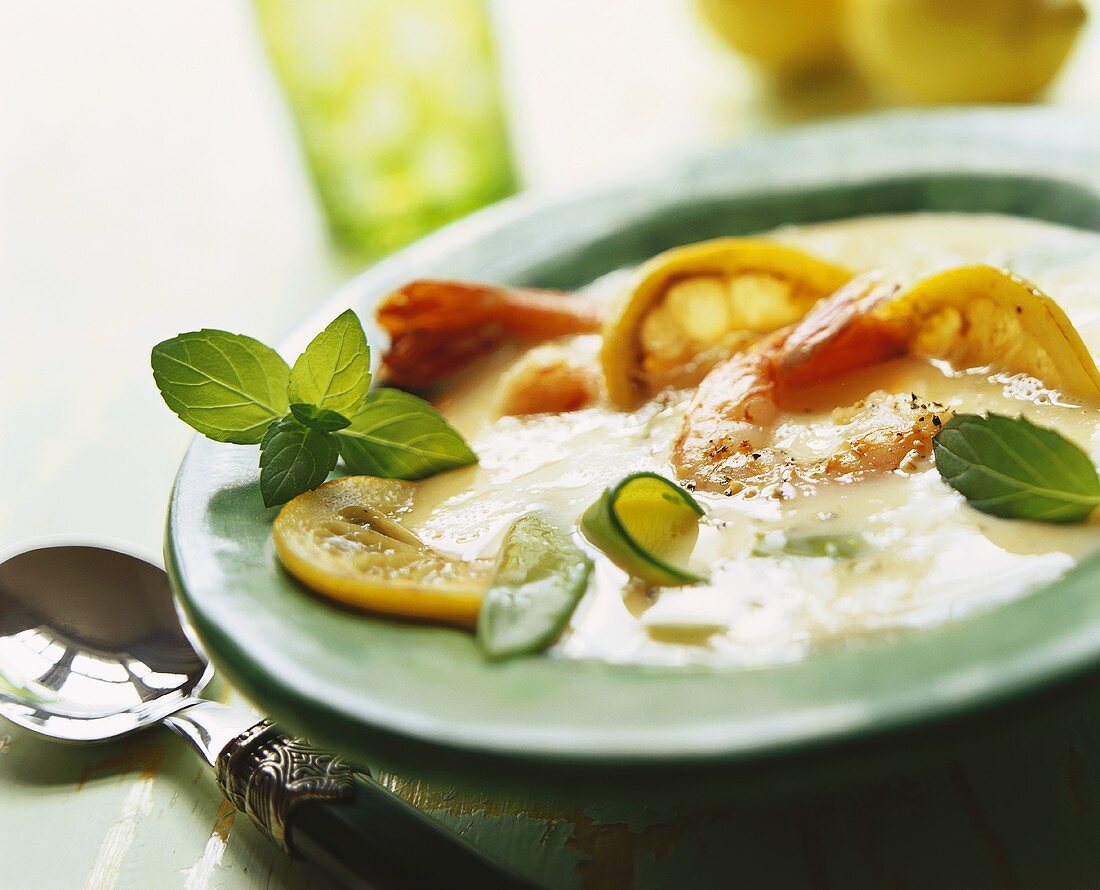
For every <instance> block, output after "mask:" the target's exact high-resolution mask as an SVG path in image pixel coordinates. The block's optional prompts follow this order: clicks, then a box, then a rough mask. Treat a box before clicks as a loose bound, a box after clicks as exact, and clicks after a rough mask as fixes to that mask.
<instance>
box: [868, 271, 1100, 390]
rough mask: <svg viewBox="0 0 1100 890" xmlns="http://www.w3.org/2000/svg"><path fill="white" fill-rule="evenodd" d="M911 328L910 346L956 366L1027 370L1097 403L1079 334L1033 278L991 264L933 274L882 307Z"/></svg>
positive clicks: (1097, 381)
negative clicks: (1022, 276) (1027, 278)
mask: <svg viewBox="0 0 1100 890" xmlns="http://www.w3.org/2000/svg"><path fill="white" fill-rule="evenodd" d="M881 312H882V313H883V314H884V315H885V316H886V317H888V318H892V319H896V320H898V321H900V322H901V323H903V324H906V325H908V326H909V327H910V333H909V336H910V349H911V351H912V352H914V353H916V354H918V355H925V356H930V357H934V358H940V359H944V360H946V361H947V362H949V363H950V364H951V365H952V366H954V367H956V368H977V367H987V366H988V367H990V368H993V369H995V370H998V371H1005V372H1008V373H1012V374H1026V375H1028V376H1029V377H1034V378H1035V379H1036V380H1039V381H1041V382H1042V383H1043V384H1044V385H1045V386H1048V387H1050V388H1051V389H1055V390H1058V391H1059V392H1060V393H1062V394H1063V395H1065V396H1069V397H1070V398H1074V399H1083V400H1084V401H1085V402H1087V403H1089V404H1100V371H1098V370H1097V367H1096V362H1095V361H1094V360H1093V358H1092V355H1091V354H1090V353H1089V350H1088V347H1086V346H1085V344H1084V342H1083V341H1082V340H1081V335H1080V334H1078V333H1077V330H1076V329H1075V328H1074V327H1073V324H1072V322H1070V320H1069V318H1067V317H1066V314H1065V313H1064V312H1063V311H1062V310H1061V309H1060V308H1059V307H1058V305H1057V304H1056V303H1055V302H1054V301H1053V300H1051V299H1050V297H1048V296H1046V294H1044V293H1043V292H1042V291H1040V290H1039V289H1038V288H1037V287H1035V285H1033V284H1031V283H1030V282H1028V281H1025V280H1024V279H1023V278H1020V277H1019V276H1016V275H1013V274H1011V273H1008V272H1002V271H1001V270H999V269H995V268H993V267H992V266H964V267H962V268H958V269H951V270H949V271H947V272H941V273H939V274H938V275H933V276H932V277H931V278H927V279H925V280H924V281H921V282H919V283H918V284H916V285H915V286H914V287H913V288H912V289H911V290H909V291H907V292H906V293H904V294H902V295H901V296H899V297H898V298H897V299H896V300H894V301H892V302H891V303H889V304H887V305H886V306H884V307H883V309H882V310H881Z"/></svg>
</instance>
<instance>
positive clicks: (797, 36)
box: [695, 0, 843, 74]
mask: <svg viewBox="0 0 1100 890" xmlns="http://www.w3.org/2000/svg"><path fill="white" fill-rule="evenodd" d="M695 5H696V7H697V8H698V10H699V12H700V13H701V15H702V17H703V19H704V20H705V21H706V22H707V24H708V25H709V26H710V27H711V29H712V30H713V31H714V32H715V33H716V34H717V35H718V36H719V37H721V38H722V39H723V40H724V41H725V42H726V43H728V44H729V45H730V46H732V47H733V48H734V49H736V50H738V51H739V52H741V53H743V54H744V55H746V56H748V57H750V58H752V59H754V60H755V61H757V62H759V63H761V64H762V65H765V66H767V67H769V68H772V69H774V70H776V71H777V72H780V73H789V74H796V73H799V72H801V71H805V70H808V69H811V68H817V67H822V66H825V65H830V64H832V63H834V62H836V61H837V60H838V59H840V58H841V57H842V55H843V52H842V50H841V46H840V36H839V24H840V21H839V19H840V16H839V11H840V9H839V7H840V2H839V0H695Z"/></svg>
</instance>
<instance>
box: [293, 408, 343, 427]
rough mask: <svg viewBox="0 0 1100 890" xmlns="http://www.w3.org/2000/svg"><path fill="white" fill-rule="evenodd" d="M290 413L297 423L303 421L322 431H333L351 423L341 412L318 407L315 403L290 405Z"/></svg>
mask: <svg viewBox="0 0 1100 890" xmlns="http://www.w3.org/2000/svg"><path fill="white" fill-rule="evenodd" d="M290 413H291V414H293V415H294V416H295V417H296V418H297V419H298V422H299V423H304V424H305V425H306V426H308V427H312V428H313V429H315V430H319V431H320V432H322V433H334V432H336V431H337V430H342V429H343V428H344V427H346V426H349V425H350V424H351V421H350V420H348V419H347V418H346V417H344V415H343V414H337V413H336V412H335V411H330V410H329V409H328V408H318V407H317V406H316V405H291V406H290Z"/></svg>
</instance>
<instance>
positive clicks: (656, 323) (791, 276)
mask: <svg viewBox="0 0 1100 890" xmlns="http://www.w3.org/2000/svg"><path fill="white" fill-rule="evenodd" d="M851 277H852V272H851V271H850V270H848V269H846V268H844V267H842V266H838V265H836V264H834V263H830V262H827V261H825V260H822V259H819V258H817V257H814V256H812V255H810V254H808V253H806V252H804V251H802V250H799V249H797V248H794V247H789V246H787V245H784V244H780V243H778V242H773V241H768V240H763V239H753V238H720V239H716V240H713V241H703V242H700V243H698V244H691V245H687V246H685V247H677V248H674V249H672V250H668V251H666V252H665V253H662V254H660V255H658V256H656V257H654V258H653V259H651V260H649V261H648V262H646V263H645V264H644V265H642V266H641V267H640V268H639V269H638V271H637V273H636V275H635V277H634V283H633V285H632V286H631V287H630V288H629V289H628V290H627V291H625V292H624V293H623V294H622V296H621V297H620V299H619V301H618V302H617V303H616V305H615V306H614V307H613V309H612V312H611V314H610V316H609V318H608V320H607V322H606V323H605V324H604V327H603V345H602V348H601V350H600V363H601V365H602V368H603V372H604V377H605V380H606V384H607V392H608V396H609V398H610V400H611V402H612V403H613V404H615V405H617V406H618V407H620V408H626V409H629V408H634V407H636V406H637V405H638V404H639V403H640V402H642V401H644V400H645V399H647V398H649V397H650V396H652V395H654V394H656V393H657V392H659V391H660V390H662V389H665V388H669V387H684V386H690V385H693V384H696V383H698V382H699V381H700V380H701V379H702V378H703V377H704V376H705V375H706V373H707V372H708V371H709V370H710V369H711V368H713V367H714V366H715V365H716V364H718V363H719V362H720V361H722V360H723V359H725V358H727V357H728V356H729V355H731V354H733V353H735V352H738V351H740V350H742V349H745V348H747V347H748V346H750V345H752V344H753V343H755V342H756V341H757V340H759V339H760V337H762V336H764V335H765V334H768V333H771V332H772V331H774V330H777V329H779V328H782V327H784V326H786V325H789V324H791V323H793V322H795V321H797V320H798V319H800V318H801V317H802V316H803V315H804V314H805V313H806V312H807V311H808V310H809V309H810V307H811V306H813V305H814V304H815V303H816V302H817V301H818V300H820V299H821V298H822V297H824V296H827V295H828V294H830V293H832V292H833V291H835V290H836V289H837V288H839V287H840V286H841V285H843V284H844V283H845V282H846V281H848V280H849V279H850V278H851Z"/></svg>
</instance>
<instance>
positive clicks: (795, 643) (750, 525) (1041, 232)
mask: <svg viewBox="0 0 1100 890" xmlns="http://www.w3.org/2000/svg"><path fill="white" fill-rule="evenodd" d="M769 237H772V238H775V239H776V240H779V241H783V242H786V243H789V244H792V245H795V246H797V247H800V248H803V249H805V250H808V251H810V252H812V253H814V254H817V255H819V256H821V257H824V258H826V259H829V260H834V261H837V262H840V263H843V264H846V265H847V266H849V267H851V268H852V269H854V270H857V271H863V270H870V269H880V270H882V271H883V272H884V273H886V274H887V275H890V276H894V277H899V278H901V279H902V280H903V281H906V282H911V281H913V280H915V279H918V278H922V277H924V276H926V275H929V274H931V273H933V272H936V271H940V270H942V269H946V268H950V267H954V266H960V265H968V264H973V263H988V264H990V265H994V266H997V267H1000V268H1005V269H1009V270H1012V271H1014V272H1017V273H1019V274H1020V275H1023V276H1024V277H1026V278H1028V279H1030V280H1032V281H1034V282H1035V283H1036V284H1037V285H1038V286H1039V287H1040V288H1042V289H1043V290H1044V291H1046V293H1048V294H1049V295H1050V296H1051V297H1052V298H1053V299H1054V300H1055V301H1056V302H1058V303H1059V304H1060V305H1061V306H1062V308H1063V309H1064V310H1065V311H1066V313H1067V314H1068V315H1069V317H1070V318H1071V319H1072V321H1073V322H1074V324H1075V325H1076V326H1077V328H1078V330H1079V331H1080V333H1081V336H1082V337H1083V338H1084V340H1085V342H1086V343H1087V344H1088V346H1089V349H1090V350H1091V351H1092V352H1093V354H1094V355H1095V354H1096V353H1097V352H1098V351H1100V294H1097V292H1096V291H1097V287H1098V285H1097V282H1100V236H1096V235H1093V234H1089V233H1083V232H1079V231H1076V230H1071V229H1066V228H1061V227H1058V226H1054V225H1050V224H1047V223H1040V222H1035V221H1031V220H1024V219H1018V218H1014V217H1006V216H992V215H961V214H958V215H955V214H936V215H933V214H919V215H907V216H897V217H875V218H863V219H855V220H849V221H842V222H836V223H828V224H822V225H814V226H805V227H787V228H783V229H780V230H777V231H776V232H773V233H771V234H770V235H769ZM623 275H624V273H613V274H611V275H609V276H607V277H605V278H604V279H601V280H600V281H597V282H595V283H594V284H593V285H592V286H591V289H590V290H591V292H592V294H593V298H594V299H604V298H607V297H608V296H609V295H611V294H613V293H614V292H615V290H616V288H617V287H618V286H619V285H621V284H622V282H623V280H624V277H623ZM565 342H566V343H567V345H568V348H569V349H571V350H576V351H577V352H578V353H595V351H596V350H597V349H598V347H599V338H598V337H596V336H583V337H574V338H571V339H569V340H568V341H565ZM517 356H518V353H517V352H516V351H512V352H507V353H502V354H499V355H497V356H495V357H494V358H493V359H491V360H489V361H487V362H486V363H484V364H483V365H482V366H481V367H479V369H478V370H477V371H476V372H475V373H474V374H472V375H469V376H467V377H466V378H465V379H464V380H462V381H461V382H460V383H458V384H457V385H456V386H454V387H452V388H451V389H450V390H449V391H448V392H447V393H446V394H445V395H444V396H443V397H442V398H441V399H440V400H439V401H438V404H439V406H440V407H441V408H442V410H443V411H444V413H445V414H446V415H447V416H448V417H449V418H450V420H451V421H452V422H453V423H454V424H455V426H456V427H457V428H458V429H459V430H461V431H462V432H463V434H465V435H466V436H467V438H468V439H469V441H470V442H471V444H472V446H473V448H474V450H475V451H476V452H477V453H478V455H479V457H480V464H479V465H478V466H475V467H471V468H468V469H466V470H461V471H457V472H454V473H449V474H445V475H444V476H442V477H437V478H436V479H433V480H430V481H428V482H425V483H423V484H422V485H420V486H419V488H418V493H417V498H416V503H415V505H414V508H413V511H412V513H411V514H410V515H409V516H408V517H406V524H407V525H408V526H409V527H410V528H411V529H412V530H413V531H414V532H415V533H416V534H418V535H420V536H421V538H422V539H423V540H425V542H427V543H429V544H430V545H432V546H435V547H438V548H439V549H441V550H443V551H446V552H448V553H452V554H455V555H458V556H461V557H464V558H472V557H478V556H485V557H491V556H492V555H493V554H494V553H495V552H496V551H497V550H498V548H499V547H500V544H501V540H502V537H503V535H504V532H505V531H506V529H507V528H508V526H509V525H510V523H511V522H512V521H513V520H514V519H515V518H517V517H518V516H520V515H522V514H524V513H527V512H530V511H532V510H541V511H543V512H544V513H546V514H547V515H549V516H550V517H551V518H552V519H553V520H554V521H555V522H558V523H559V524H560V525H561V526H562V527H563V528H572V527H573V526H574V524H575V523H576V521H577V519H578V518H579V516H580V514H581V513H582V512H583V511H584V509H585V508H586V507H587V506H588V505H589V504H590V503H592V501H594V500H595V499H596V498H597V497H598V496H599V494H600V492H601V491H602V490H603V489H604V488H605V487H606V486H607V485H608V484H610V483H612V482H614V481H616V480H618V479H620V478H622V477H623V476H625V475H626V474H628V473H633V472H636V471H639V470H653V471H656V472H658V473H661V474H663V475H665V476H668V477H670V478H674V474H673V472H672V470H671V468H670V465H669V451H670V447H671V444H672V441H673V439H674V438H675V436H676V434H677V432H678V430H679V426H680V423H681V418H682V416H683V412H684V408H685V407H686V402H687V398H688V397H689V396H690V393H683V394H674V395H672V396H671V397H670V398H663V399H662V398H659V399H657V400H655V401H654V402H651V403H649V404H648V405H645V406H643V407H642V408H641V409H640V410H638V411H636V412H633V413H624V412H620V411H617V410H614V409H612V408H610V407H602V406H599V407H591V408H587V409H584V410H581V411H577V412H573V413H568V414H560V415H535V416H531V417H503V418H501V417H498V416H497V414H496V411H495V408H496V405H497V401H498V398H499V395H498V390H499V385H500V373H501V372H502V371H503V370H506V369H507V368H508V367H509V365H510V364H511V363H513V362H515V361H516V360H517ZM876 389H885V390H887V391H889V392H912V393H915V394H917V395H918V396H919V397H920V399H921V400H922V401H935V402H939V403H942V404H944V405H947V406H950V407H951V408H954V409H955V410H956V411H966V412H982V411H994V412H998V413H1002V414H1007V415H1012V416H1016V415H1024V416H1026V417H1028V418H1030V419H1031V420H1033V421H1034V422H1035V423H1037V424H1040V425H1042V426H1048V427H1054V428H1057V429H1058V430H1059V431H1060V432H1061V433H1062V434H1063V435H1065V436H1067V437H1068V438H1070V439H1071V440H1073V441H1074V442H1076V443H1078V444H1079V445H1081V446H1082V447H1083V448H1085V450H1086V451H1088V452H1089V454H1090V455H1091V456H1092V457H1093V460H1094V462H1097V463H1100V413H1098V412H1097V411H1096V410H1095V409H1094V408H1087V409H1086V408H1080V407H1073V406H1067V405H1060V404H1049V403H1042V402H1041V401H1036V400H1034V399H1032V398H1031V396H1032V395H1033V394H1034V386H1033V385H1032V386H1029V385H1027V381H1023V382H1021V381H1019V380H1012V379H1005V378H997V377H993V378H991V377H989V376H987V375H984V374H981V373H956V372H952V371H951V370H950V369H948V368H944V367H941V366H937V365H936V364H934V363H930V362H928V361H924V360H917V359H901V360H896V361H893V362H889V363H887V364H884V365H880V366H878V367H876V368H874V369H872V370H871V371H868V372H864V373H861V374H859V375H855V376H853V377H850V378H847V379H845V380H844V381H842V382H840V383H838V384H835V385H830V386H828V387H822V388H821V391H819V392H815V393H811V394H808V395H807V401H806V405H805V407H804V409H803V410H802V412H800V413H799V414H797V416H795V415H791V416H788V417H787V419H786V420H784V422H783V423H782V424H781V425H780V426H779V428H778V429H777V432H776V443H777V444H779V445H781V446H783V447H785V448H787V449H789V450H790V451H791V452H792V453H794V454H796V455H798V454H801V455H804V456H805V457H807V458H811V457H814V456H821V455H824V454H827V453H829V452H830V451H831V450H832V449H833V448H834V447H835V444H836V443H837V442H838V440H839V433H838V431H837V429H836V424H835V423H834V421H833V420H832V408H833V407H839V406H848V405H851V404H853V403H854V402H856V401H858V400H859V399H860V398H861V397H862V396H864V395H866V394H867V393H869V392H871V391H872V390H876ZM750 495H751V493H750ZM697 497H698V500H699V501H700V503H701V504H702V505H703V507H704V508H705V510H706V516H705V518H704V519H703V526H702V528H701V531H700V535H699V539H698V542H697V543H696V546H695V549H694V552H693V553H692V557H691V562H690V567H691V568H692V569H693V570H695V571H697V572H699V573H700V574H704V575H709V577H710V583H709V584H706V585H700V586H692V587H682V588H664V589H661V590H660V591H659V592H656V593H654V592H652V591H649V592H647V591H646V590H644V589H642V588H641V587H640V586H638V585H636V584H633V583H631V582H630V581H629V579H628V578H627V576H626V575H625V574H624V573H623V572H621V571H620V570H619V569H617V568H616V567H615V566H613V565H612V564H611V563H609V562H608V561H607V560H606V559H604V558H602V557H601V556H600V555H599V554H598V552H596V551H594V550H592V548H590V547H589V546H588V545H587V544H586V543H584V542H583V541H581V546H583V547H585V548H586V549H587V550H589V552H591V553H592V556H593V558H594V560H595V562H596V571H595V572H594V573H593V581H592V583H591V585H590V587H589V590H588V592H587V594H586V595H585V597H584V599H583V600H582V602H581V604H580V606H579V608H578V609H577V611H576V613H575V614H574V616H573V619H572V621H571V623H570V626H569V628H568V630H567V631H566V633H565V634H564V635H563V637H562V639H561V641H560V642H559V643H558V644H557V645H556V647H555V648H554V650H553V652H554V653H556V654H558V655H560V656H565V657H569V658H592V659H601V660H605V661H611V662H643V663H649V664H664V665H682V664H710V665H721V666H754V665H761V664H768V663H775V662H779V661H788V660H792V659H797V658H800V657H802V656H803V655H804V654H805V653H806V652H808V651H810V650H811V649H812V648H813V647H815V646H820V645H826V644H830V643H833V642H835V641H838V640H844V639H850V638H852V637H854V636H860V635H867V634H872V633H883V632H889V631H897V630H900V629H903V628H915V627H928V626H933V625H936V624H939V623H942V622H944V621H948V620H951V619H953V618H956V617H959V616H961V615H965V614H967V613H969V612H971V611H973V610H975V609H985V608H989V607H991V606H993V605H995V604H996V603H999V602H1004V601H1006V600H1009V599H1012V598H1014V597H1018V596H1020V595H1022V594H1024V593H1026V592H1028V591H1030V590H1034V589H1035V588H1037V587H1040V586H1042V585H1044V584H1046V583H1048V582H1050V581H1052V580H1054V579H1056V578H1058V577H1059V576H1061V575H1062V574H1064V573H1065V572H1066V571H1067V570H1068V569H1069V568H1071V567H1072V566H1073V565H1074V564H1075V563H1076V562H1077V561H1078V560H1080V559H1081V558H1082V557H1083V556H1084V555H1086V554H1087V553H1089V552H1091V551H1092V550H1094V549H1096V547H1097V544H1100V536H1098V535H1097V533H1096V529H1095V527H1093V526H1090V525H1081V526H1071V527H1065V526H1053V525H1042V524H1038V523H1031V522H1023V521H1012V520H1002V519H996V518H994V517H991V516H986V515H984V514H982V513H979V512H977V511H975V510H973V509H971V508H970V507H968V506H967V505H966V503H965V501H964V500H963V499H962V497H961V496H960V495H958V494H957V493H955V492H954V491H952V490H951V489H950V488H948V486H947V485H946V484H945V483H944V482H943V480H942V479H941V478H940V476H939V473H938V472H937V471H936V469H935V468H934V467H929V466H927V465H923V466H922V467H920V468H918V469H917V470H916V471H915V472H910V473H902V472H897V473H890V474H886V475H882V476H878V477H874V478H868V479H864V480H861V481H858V482H853V483H849V484H844V483H831V484H825V485H821V486H819V487H818V488H817V489H816V491H815V493H813V494H811V495H796V496H794V497H790V498H785V499H775V498H768V497H760V496H757V497H752V496H746V494H745V493H743V492H742V493H738V494H734V495H733V496H731V497H725V496H722V495H707V494H699V495H698V496H697ZM800 535H836V536H841V537H846V536H855V537H858V538H861V539H862V541H863V544H862V549H861V551H860V552H859V553H858V554H857V555H855V556H851V557H847V558H834V557H829V556H820V557H818V556H793V555H786V554H782V553H781V555H779V556H772V555H767V556H761V555H753V551H754V550H756V551H757V552H762V551H770V552H776V550H777V548H779V547H782V545H783V542H784V541H785V540H787V537H788V536H800ZM578 541H580V538H579V537H578Z"/></svg>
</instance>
